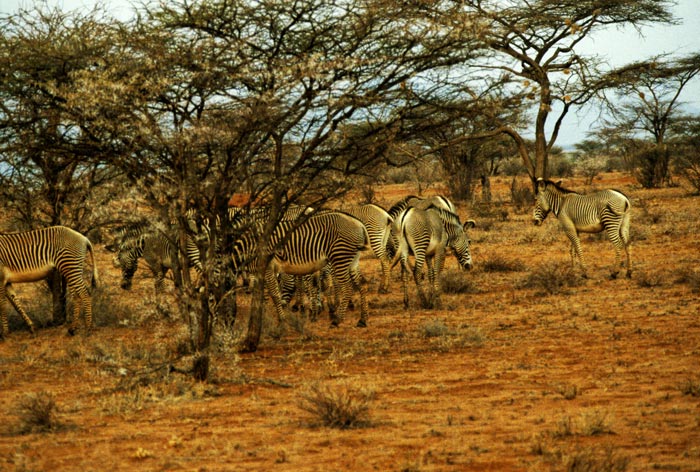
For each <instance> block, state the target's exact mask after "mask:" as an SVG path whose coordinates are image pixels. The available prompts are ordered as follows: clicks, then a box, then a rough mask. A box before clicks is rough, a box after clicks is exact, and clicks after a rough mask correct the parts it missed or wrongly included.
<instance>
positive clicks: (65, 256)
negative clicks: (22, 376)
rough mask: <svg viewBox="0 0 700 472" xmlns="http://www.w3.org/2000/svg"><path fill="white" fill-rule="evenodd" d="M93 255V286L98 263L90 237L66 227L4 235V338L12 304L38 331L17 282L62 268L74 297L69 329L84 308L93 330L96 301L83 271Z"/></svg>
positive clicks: (0, 267) (0, 294)
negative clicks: (24, 306)
mask: <svg viewBox="0 0 700 472" xmlns="http://www.w3.org/2000/svg"><path fill="white" fill-rule="evenodd" d="M88 253H90V256H91V258H92V283H91V284H92V287H95V286H96V285H97V265H96V264H95V254H94V252H93V249H92V244H91V243H90V240H89V239H87V238H86V237H85V236H83V235H82V234H80V233H78V232H77V231H74V230H72V229H70V228H67V227H65V226H52V227H49V228H43V229H37V230H34V231H26V232H22V233H4V234H0V322H1V324H2V326H1V328H2V331H1V332H0V339H2V338H4V337H6V336H7V334H8V333H9V331H10V329H9V325H8V322H7V309H8V308H9V306H8V305H12V306H13V307H14V308H15V310H17V312H18V313H19V314H20V315H22V318H24V321H25V322H26V323H27V325H28V326H29V330H30V331H31V332H32V333H34V323H32V320H31V319H30V318H29V316H27V313H26V312H25V311H24V309H23V308H22V306H21V305H20V304H19V300H17V296H16V294H15V291H14V289H13V288H12V284H13V283H24V282H36V281H39V280H43V279H45V278H47V277H48V276H49V274H51V273H52V272H53V271H54V270H58V271H59V272H60V274H61V275H62V276H63V278H64V279H65V280H66V284H67V288H68V293H69V294H70V296H71V297H72V298H73V301H74V304H75V306H74V308H73V322H72V324H71V326H70V328H69V329H68V333H69V334H71V335H72V334H74V333H75V332H76V330H77V329H78V324H79V320H80V312H81V311H83V314H84V322H85V329H86V332H89V331H90V330H91V329H92V300H91V299H90V293H89V289H88V284H87V283H86V281H85V275H84V273H83V271H84V269H85V264H86V260H87V254H88Z"/></svg>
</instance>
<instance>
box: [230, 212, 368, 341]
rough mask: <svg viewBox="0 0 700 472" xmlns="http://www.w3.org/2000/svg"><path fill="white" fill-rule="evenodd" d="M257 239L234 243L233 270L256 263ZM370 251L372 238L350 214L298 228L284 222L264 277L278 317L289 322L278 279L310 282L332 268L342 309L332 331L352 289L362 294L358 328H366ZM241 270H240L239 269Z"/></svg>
mask: <svg viewBox="0 0 700 472" xmlns="http://www.w3.org/2000/svg"><path fill="white" fill-rule="evenodd" d="M257 243H258V238H257V237H256V236H255V235H250V236H247V235H245V236H244V237H241V238H239V239H238V240H237V241H236V242H235V243H234V251H233V253H232V258H233V259H234V263H233V265H234V267H237V268H242V267H245V266H248V265H250V264H251V263H252V264H253V265H254V263H255V254H256V251H257ZM368 249H370V245H369V235H368V234H367V230H366V228H365V226H364V225H363V224H362V222H361V221H360V220H358V219H357V218H354V217H353V216H350V215H348V214H346V213H341V212H336V211H324V212H321V213H317V214H315V215H312V216H311V217H309V218H308V219H307V220H305V221H304V222H302V223H301V224H299V225H297V224H295V223H294V222H291V221H282V222H280V223H279V224H278V225H277V227H276V228H275V230H274V232H273V234H272V237H271V240H270V246H269V250H270V251H271V253H272V254H273V257H272V260H271V262H270V265H269V266H268V267H267V269H266V271H265V287H266V288H267V289H268V291H269V293H270V296H271V298H272V300H273V302H274V304H275V309H276V311H277V317H278V319H279V320H281V319H283V318H284V311H285V305H284V301H283V299H282V294H281V291H280V287H279V282H278V280H277V274H290V275H295V276H305V275H310V274H314V273H315V272H317V271H319V270H321V269H324V268H325V267H326V266H330V272H331V279H332V282H333V285H334V288H335V290H337V291H338V292H337V298H338V304H337V308H336V311H335V312H334V313H331V325H332V326H338V324H339V323H340V322H341V321H342V320H343V318H344V315H345V312H346V310H347V305H348V301H349V300H350V296H351V292H352V289H353V288H354V289H355V290H357V291H358V292H360V303H361V308H360V310H361V312H360V320H359V321H358V323H357V326H360V327H364V326H367V312H368V308H367V300H366V298H365V293H364V289H363V288H362V285H361V277H360V271H359V259H360V251H364V250H368ZM236 259H237V260H236ZM239 270H240V269H239Z"/></svg>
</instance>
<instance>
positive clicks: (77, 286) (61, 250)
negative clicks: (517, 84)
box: [0, 179, 632, 340]
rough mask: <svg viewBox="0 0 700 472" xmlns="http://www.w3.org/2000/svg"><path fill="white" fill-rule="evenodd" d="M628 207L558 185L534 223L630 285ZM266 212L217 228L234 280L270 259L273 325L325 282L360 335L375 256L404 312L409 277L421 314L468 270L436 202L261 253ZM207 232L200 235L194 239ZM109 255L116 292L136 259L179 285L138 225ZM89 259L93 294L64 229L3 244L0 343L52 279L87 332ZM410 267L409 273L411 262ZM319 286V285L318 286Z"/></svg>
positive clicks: (311, 229) (365, 216) (350, 220)
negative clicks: (352, 315)
mask: <svg viewBox="0 0 700 472" xmlns="http://www.w3.org/2000/svg"><path fill="white" fill-rule="evenodd" d="M630 208H631V205H630V201H629V199H628V198H627V197H626V196H625V195H624V194H622V193H621V192H619V191H616V190H604V191H600V192H597V193H593V194H589V195H582V194H578V193H576V192H572V191H570V190H567V189H565V188H563V187H562V186H561V185H560V184H559V183H555V182H552V181H549V180H543V179H539V180H538V181H537V190H536V200H535V208H534V211H533V220H534V223H535V224H536V225H539V224H541V223H542V222H543V220H544V219H545V218H546V217H547V215H548V214H549V213H550V212H552V213H553V214H554V215H555V216H556V218H557V219H558V221H559V223H560V226H561V227H562V229H563V230H564V232H565V234H566V235H567V237H568V238H569V240H570V241H571V257H572V264H573V265H574V266H575V264H576V262H577V261H578V262H579V264H580V265H581V269H582V271H583V273H584V276H585V270H586V266H585V263H584V261H583V257H582V253H581V243H580V239H579V236H578V235H579V233H580V232H589V233H595V232H601V231H604V232H605V234H606V236H607V237H608V239H610V241H611V242H612V244H613V246H614V248H615V253H616V266H615V269H614V270H613V272H612V276H613V277H616V276H617V273H618V272H619V269H618V268H617V267H618V264H619V265H620V266H622V265H623V264H622V263H621V261H620V253H621V251H622V250H624V251H625V253H626V256H627V257H626V266H627V277H630V276H631V272H632V271H631V262H630V251H629V246H630V237H629V224H630ZM267 218H268V213H267V212H266V210H264V209H262V210H255V211H243V210H241V209H237V208H231V209H229V212H228V215H227V217H226V218H222V219H217V221H216V222H214V224H217V225H229V226H231V227H233V228H235V229H237V230H239V231H238V232H237V233H236V234H237V236H236V237H235V239H234V241H233V243H232V244H231V245H230V246H228V247H229V248H230V254H229V255H228V256H227V258H229V259H230V267H231V268H232V270H233V272H234V275H235V276H236V277H242V276H244V275H246V274H248V273H256V272H257V268H256V267H255V264H256V263H257V261H259V260H260V258H258V257H256V254H259V253H260V251H262V252H263V253H266V254H269V256H270V257H269V261H270V262H269V264H268V265H267V266H266V267H265V270H264V273H265V280H264V281H262V283H264V284H265V289H266V291H267V292H268V293H269V295H270V297H271V298H272V301H273V303H274V305H275V310H276V314H277V318H278V320H279V321H282V320H283V319H284V318H285V316H286V310H287V309H288V307H287V304H288V302H289V300H290V298H291V294H292V293H293V292H294V291H295V290H296V291H300V292H302V293H303V292H308V291H309V287H310V286H311V285H312V282H313V280H321V281H325V284H326V285H328V286H329V287H332V292H333V298H334V303H333V304H331V303H329V311H330V318H331V325H332V326H338V324H340V323H341V322H342V321H343V319H344V316H345V312H346V311H347V307H348V304H349V302H350V299H351V296H352V292H353V291H355V292H358V293H359V296H360V318H359V320H358V322H357V326H359V327H365V326H367V317H368V307H367V300H366V297H365V291H364V288H363V286H362V283H361V274H360V264H359V261H360V254H361V253H362V252H363V251H368V250H370V249H371V250H372V252H373V253H374V255H375V256H376V257H377V259H378V260H379V262H380V265H381V272H382V276H381V281H380V284H379V292H380V293H385V292H386V291H388V284H389V274H390V271H391V268H393V267H395V266H396V265H397V264H399V263H400V266H401V274H402V275H401V280H402V288H403V296H404V306H405V307H406V308H408V306H409V296H408V278H409V277H410V274H411V273H412V275H413V279H414V282H415V285H416V288H417V293H418V297H419V299H420V302H421V304H422V305H423V306H424V307H434V306H436V305H438V304H439V300H440V285H439V280H440V273H441V271H442V270H443V267H444V263H445V257H446V254H447V250H448V248H449V249H451V250H452V252H453V253H454V254H455V257H456V259H457V261H458V262H459V266H460V267H461V268H464V269H469V268H471V266H472V258H471V252H470V240H469V237H468V230H469V229H470V228H473V227H474V226H475V222H474V221H473V220H467V221H465V222H460V219H459V217H458V216H457V213H456V209H455V206H454V205H453V204H452V202H450V200H449V199H447V198H446V197H443V196H435V197H428V198H422V197H416V196H408V197H405V198H403V199H401V200H400V201H399V202H397V203H396V204H395V205H393V206H392V207H391V208H389V210H384V209H383V208H381V207H380V206H378V205H374V204H367V205H361V206H356V207H352V208H349V209H347V210H345V211H337V210H314V209H310V208H306V207H299V208H292V209H290V210H289V211H288V212H287V214H285V215H284V217H283V218H282V219H281V221H280V222H279V223H277V224H276V225H275V226H274V230H273V232H272V234H271V238H270V240H269V243H268V246H267V247H259V246H258V242H259V237H258V236H259V234H260V231H261V228H262V227H263V226H264V225H265V224H266V223H267ZM210 230H211V227H209V226H208V223H207V224H204V225H200V231H201V232H204V233H206V232H208V231H210ZM196 238H197V234H192V235H188V239H187V244H186V248H187V249H186V251H187V254H186V257H187V260H188V263H189V266H190V267H193V268H194V269H195V270H196V271H197V272H198V273H200V274H201V273H202V270H203V268H202V264H201V261H200V254H199V249H198V247H197V244H196ZM106 248H107V249H108V250H111V251H113V252H114V258H113V260H114V264H115V266H117V267H119V268H120V269H121V272H122V283H121V286H122V288H124V289H129V288H130V286H131V280H132V278H133V276H134V273H135V271H136V268H137V264H138V260H139V259H143V260H144V262H145V263H146V265H147V266H148V267H149V268H150V270H151V271H152V272H153V274H154V277H155V291H156V295H157V296H158V295H159V294H160V293H161V292H162V291H163V282H164V279H165V274H166V273H167V272H168V271H172V273H173V280H174V282H175V284H176V285H178V286H179V284H180V283H181V281H180V278H179V274H180V270H181V268H180V266H179V257H178V256H179V250H178V245H177V243H176V239H175V238H174V237H172V235H169V234H167V232H166V231H162V230H161V229H159V228H156V227H154V226H152V225H151V224H149V223H147V222H143V221H142V222H138V223H134V224H130V225H126V226H123V227H120V228H118V229H117V230H116V231H115V234H114V241H113V242H112V244H110V245H107V246H106ZM88 254H90V256H91V257H92V259H93V261H92V262H93V263H92V266H93V270H92V286H93V287H94V286H95V285H96V283H97V268H96V265H95V262H94V255H93V249H92V244H91V243H90V241H89V240H88V239H87V238H85V237H84V236H83V235H81V234H79V233H77V232H75V231H73V230H71V229H69V228H66V227H61V226H58V227H50V228H44V229H39V230H33V231H28V232H23V233H6V234H0V328H1V331H0V340H2V339H4V338H5V337H6V336H7V334H8V332H9V328H8V323H7V311H8V309H9V306H10V305H11V306H12V307H14V308H15V309H16V310H17V311H18V312H19V313H20V314H21V315H22V317H23V318H24V320H25V322H26V323H27V325H28V326H29V328H30V330H31V331H32V332H34V327H33V323H32V321H31V319H30V318H29V317H28V316H27V314H26V312H25V311H24V310H23V309H22V308H21V306H20V304H19V302H18V300H17V298H16V296H15V293H14V290H13V289H12V284H13V283H22V282H33V281H38V280H42V279H45V278H47V277H48V276H49V275H50V274H51V273H52V272H53V271H54V270H57V271H58V272H60V274H61V275H62V276H63V277H64V279H65V280H66V281H67V288H68V292H69V295H70V296H71V297H72V298H73V299H74V301H76V300H77V302H76V303H75V305H74V316H73V322H72V324H71V327H70V329H69V333H71V334H73V332H74V331H75V330H76V329H77V327H78V320H79V315H80V313H81V311H82V312H84V324H85V329H86V331H87V332H89V331H90V329H91V328H92V305H91V299H90V295H89V290H88V285H89V284H88V282H87V281H86V280H85V270H84V269H85V265H86V259H87V256H88ZM411 256H412V257H413V260H414V262H413V267H411V264H410V263H409V258H410V257H411ZM424 267H425V268H426V269H427V275H428V288H427V290H426V287H425V284H424V276H423V269H424ZM316 285H318V286H323V285H324V283H320V282H317V283H316Z"/></svg>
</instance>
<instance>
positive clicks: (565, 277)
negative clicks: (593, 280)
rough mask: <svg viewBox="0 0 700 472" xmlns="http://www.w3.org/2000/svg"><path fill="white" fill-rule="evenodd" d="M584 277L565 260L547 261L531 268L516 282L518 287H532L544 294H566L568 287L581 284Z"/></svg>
mask: <svg viewBox="0 0 700 472" xmlns="http://www.w3.org/2000/svg"><path fill="white" fill-rule="evenodd" d="M583 283H584V279H583V277H581V276H580V275H578V274H577V273H576V272H575V271H574V270H573V269H572V268H571V264H569V263H565V262H547V263H544V264H541V265H540V266H538V267H536V268H535V269H533V271H532V272H530V273H529V274H528V275H527V276H525V278H524V279H523V280H522V281H521V282H520V283H519V284H518V286H519V288H534V289H537V290H538V293H541V294H544V295H558V294H566V293H567V289H568V288H570V287H578V286H580V285H583Z"/></svg>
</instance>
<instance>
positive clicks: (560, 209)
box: [533, 179, 632, 278]
mask: <svg viewBox="0 0 700 472" xmlns="http://www.w3.org/2000/svg"><path fill="white" fill-rule="evenodd" d="M560 183H561V182H557V183H554V182H552V181H550V180H544V179H538V180H537V196H536V199H535V209H534V212H533V218H534V223H535V225H541V224H542V222H543V221H544V219H545V218H546V217H547V215H548V214H549V212H550V211H551V212H553V213H554V216H556V217H557V219H558V220H559V224H560V225H561V227H562V229H563V230H564V233H566V236H567V237H568V238H569V240H570V241H571V264H572V267H575V266H576V260H577V259H578V261H579V263H580V264H581V270H582V272H583V276H584V277H585V276H586V265H585V263H584V261H583V255H582V253H581V240H580V239H579V233H600V232H601V231H605V234H606V235H607V237H608V239H609V240H610V242H611V243H612V245H613V246H614V247H615V266H614V267H613V271H612V274H611V277H612V278H616V277H617V275H618V273H619V271H620V269H619V267H622V266H624V263H623V261H622V260H621V251H622V250H623V249H624V251H625V254H626V256H627V277H631V276H632V268H631V262H630V236H629V227H630V213H631V205H630V201H629V199H628V198H627V196H625V195H624V194H623V193H622V192H620V191H617V190H601V191H599V192H595V193H592V194H588V195H582V194H579V193H576V192H574V191H571V190H567V189H565V188H563V187H562V186H561V185H560Z"/></svg>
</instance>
